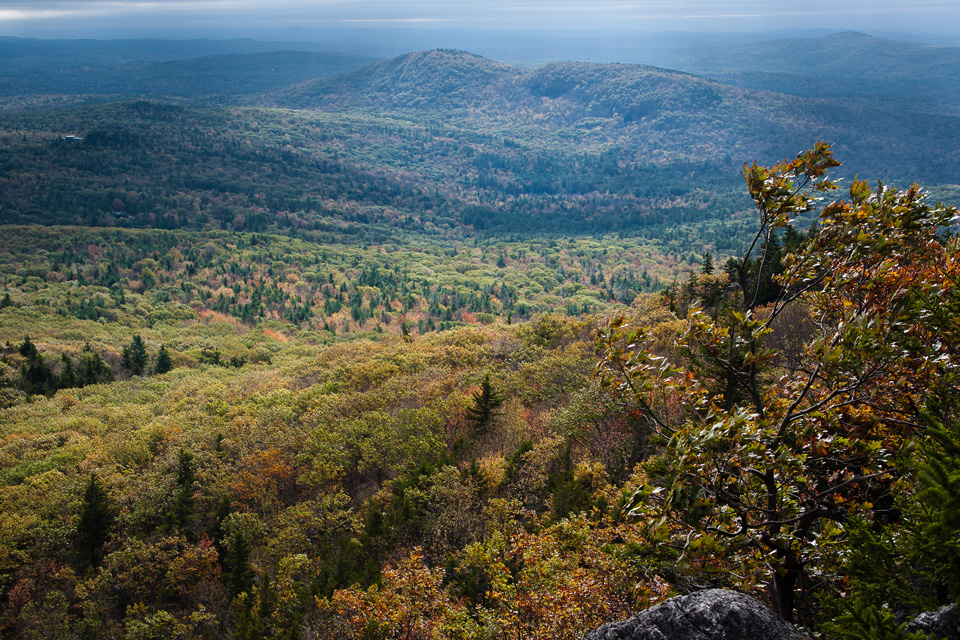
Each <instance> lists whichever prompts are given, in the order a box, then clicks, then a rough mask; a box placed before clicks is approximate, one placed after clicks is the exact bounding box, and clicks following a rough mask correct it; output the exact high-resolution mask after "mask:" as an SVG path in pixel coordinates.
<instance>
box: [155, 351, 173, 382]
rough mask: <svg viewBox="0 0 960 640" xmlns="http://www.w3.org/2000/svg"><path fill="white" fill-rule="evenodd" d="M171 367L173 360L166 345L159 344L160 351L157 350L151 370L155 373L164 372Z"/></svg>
mask: <svg viewBox="0 0 960 640" xmlns="http://www.w3.org/2000/svg"><path fill="white" fill-rule="evenodd" d="M171 369H173V361H172V360H171V359H170V352H169V351H167V346H166V345H160V351H158V352H157V362H156V364H155V365H154V368H153V372H154V373H155V374H157V375H160V374H161V373H166V372H168V371H170V370H171Z"/></svg>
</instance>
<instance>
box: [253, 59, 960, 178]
mask: <svg viewBox="0 0 960 640" xmlns="http://www.w3.org/2000/svg"><path fill="white" fill-rule="evenodd" d="M261 104H270V105H274V106H281V107H287V108H296V109H316V110H323V111H336V112H351V111H358V112H364V113H370V114H391V115H393V116H396V117H402V118H405V119H409V120H413V121H418V122H427V123H429V122H443V123H446V124H455V125H456V126H458V127H462V128H464V129H469V130H474V131H478V132H483V133H486V134H495V135H500V136H505V137H511V138H516V139H518V140H524V141H527V143H528V144H540V145H545V146H547V147H557V148H576V149H580V150H582V151H586V150H592V151H595V152H596V151H601V150H604V151H609V150H613V149H615V150H616V151H617V154H618V158H619V159H620V161H621V162H630V161H632V162H642V161H649V162H654V163H658V164H663V163H666V164H669V163H673V162H678V161H682V162H708V163H711V164H720V165H724V166H729V167H732V166H735V165H739V164H740V163H741V162H743V161H752V160H754V159H758V160H761V161H764V162H769V161H774V160H776V159H779V158H782V157H786V156H788V155H791V154H792V153H795V152H796V151H797V150H799V149H802V148H806V147H808V146H810V145H812V144H813V142H815V141H816V140H818V139H819V140H826V141H829V142H831V143H833V144H834V145H835V147H836V152H837V155H838V157H840V158H842V159H844V160H845V161H847V163H849V164H850V165H851V166H854V167H856V170H857V171H858V172H860V173H862V174H865V175H872V176H878V177H882V178H884V179H887V180H897V179H906V180H914V179H915V180H921V181H926V182H931V183H950V184H956V183H958V182H960V162H958V161H960V157H958V147H960V145H958V143H960V119H957V118H954V117H948V116H942V115H936V114H926V113H917V112H905V111H896V110H891V109H884V108H878V107H870V106H866V105H863V104H858V103H856V102H853V103H843V102H839V101H828V100H823V99H809V98H802V97H798V96H793V95H787V94H782V93H774V92H768V91H756V90H749V89H743V88H738V87H732V86H729V85H724V84H721V83H718V82H715V81H712V80H709V79H705V78H702V77H698V76H694V75H691V74H688V73H684V72H679V71H671V70H667V69H661V68H656V67H649V66H642V65H623V64H588V63H579V62H558V63H551V64H548V65H544V66H542V67H539V68H537V69H532V70H531V69H525V68H522V67H516V66H510V65H506V64H503V63H499V62H494V61H491V60H486V59H484V58H481V57H479V56H476V55H473V54H470V53H465V52H459V51H450V50H435V51H423V52H416V53H411V54H407V55H403V56H399V57H397V58H393V59H390V60H384V61H380V62H375V63H373V64H371V65H367V66H365V67H361V68H359V69H353V70H351V71H347V72H344V73H342V74H339V75H336V76H331V77H327V78H321V79H317V80H312V81H310V82H306V83H303V84H300V85H297V86H294V87H291V88H288V89H283V90H280V91H277V92H275V93H274V94H272V95H271V96H270V98H269V99H267V100H266V101H264V102H262V103H261ZM531 140H535V141H537V142H535V143H530V142H529V141H531Z"/></svg>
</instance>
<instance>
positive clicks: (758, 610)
mask: <svg viewBox="0 0 960 640" xmlns="http://www.w3.org/2000/svg"><path fill="white" fill-rule="evenodd" d="M583 640H810V638H809V636H807V635H805V634H804V633H802V632H801V631H800V630H799V629H797V627H795V626H793V625H792V624H789V623H787V622H784V621H783V620H781V619H780V618H779V617H777V615H776V614H775V613H774V612H773V611H771V610H770V609H769V608H768V607H766V606H764V605H763V604H761V603H759V602H757V601H756V600H754V599H753V598H751V597H749V596H745V595H743V594H742V593H737V592H735V591H728V590H726V589H708V590H705V591H700V592H697V593H694V594H691V595H689V596H679V597H676V598H671V599H670V600H667V601H666V602H663V603H661V604H659V605H657V606H655V607H651V608H649V609H647V610H645V611H641V612H640V613H639V614H637V615H636V616H634V617H633V618H630V619H629V620H624V621H622V622H611V623H609V624H605V625H603V626H602V627H600V628H599V629H595V630H594V631H591V632H590V633H588V634H587V635H586V636H584V638H583Z"/></svg>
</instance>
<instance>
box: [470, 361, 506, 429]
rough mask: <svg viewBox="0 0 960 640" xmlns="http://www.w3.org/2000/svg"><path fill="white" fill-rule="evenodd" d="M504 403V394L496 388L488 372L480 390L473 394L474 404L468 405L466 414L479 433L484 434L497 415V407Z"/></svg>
mask: <svg viewBox="0 0 960 640" xmlns="http://www.w3.org/2000/svg"><path fill="white" fill-rule="evenodd" d="M502 404H503V394H502V393H500V392H499V391H497V390H496V389H494V387H493V384H492V383H491V382H490V374H489V373H488V374H487V375H486V376H484V378H483V382H481V383H480V390H479V391H475V392H474V394H473V405H472V406H470V407H467V410H466V412H465V415H466V417H467V420H469V421H470V423H471V424H472V425H473V430H474V432H476V433H477V434H480V435H482V434H484V433H486V432H487V430H488V429H489V428H490V423H491V422H492V421H493V418H494V417H495V416H496V411H497V409H499V408H500V405H502Z"/></svg>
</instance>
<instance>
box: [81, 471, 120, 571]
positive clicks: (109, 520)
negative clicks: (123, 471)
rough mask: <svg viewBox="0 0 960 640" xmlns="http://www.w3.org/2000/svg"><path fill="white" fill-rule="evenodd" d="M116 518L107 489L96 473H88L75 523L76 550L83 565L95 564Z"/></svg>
mask: <svg viewBox="0 0 960 640" xmlns="http://www.w3.org/2000/svg"><path fill="white" fill-rule="evenodd" d="M115 518H116V514H115V512H114V509H113V506H112V505H111V504H110V498H109V496H108V495H107V490H106V489H105V488H104V487H103V483H102V482H100V478H98V477H97V475H96V474H91V475H90V482H88V483H87V488H86V490H85V491H84V492H83V503H82V504H81V506H80V520H79V522H78V523H77V551H78V552H79V554H80V563H81V566H83V567H90V566H96V564H97V562H98V561H99V559H100V551H101V549H102V548H103V545H104V544H105V543H106V542H107V539H108V538H109V537H110V532H111V531H112V530H113V523H114V520H115Z"/></svg>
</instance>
